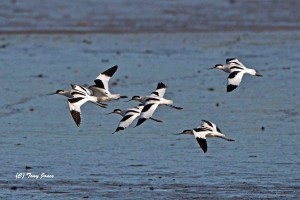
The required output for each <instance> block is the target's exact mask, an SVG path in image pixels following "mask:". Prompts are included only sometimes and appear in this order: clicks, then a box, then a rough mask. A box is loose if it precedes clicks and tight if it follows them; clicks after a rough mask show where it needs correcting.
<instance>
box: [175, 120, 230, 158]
mask: <svg viewBox="0 0 300 200" xmlns="http://www.w3.org/2000/svg"><path fill="white" fill-rule="evenodd" d="M202 121H203V124H202V126H199V127H197V128H194V129H192V130H184V131H183V132H182V133H179V134H192V135H194V136H195V138H196V140H197V142H198V143H199V145H200V147H201V149H202V150H203V152H204V153H206V152H207V141H206V139H207V138H212V137H217V138H222V139H224V140H227V141H234V140H233V139H228V138H226V137H225V135H224V134H223V133H222V132H221V130H220V129H219V128H218V127H217V126H216V125H215V124H214V123H212V122H209V121H207V120H202Z"/></svg>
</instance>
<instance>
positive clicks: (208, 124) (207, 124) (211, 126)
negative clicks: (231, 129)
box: [201, 119, 216, 129]
mask: <svg viewBox="0 0 300 200" xmlns="http://www.w3.org/2000/svg"><path fill="white" fill-rule="evenodd" d="M202 122H203V124H202V126H201V127H207V128H211V129H214V128H215V127H216V125H215V124H214V123H212V122H210V121H207V120H204V119H203V120H202Z"/></svg>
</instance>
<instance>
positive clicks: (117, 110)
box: [114, 108, 122, 113]
mask: <svg viewBox="0 0 300 200" xmlns="http://www.w3.org/2000/svg"><path fill="white" fill-rule="evenodd" d="M114 112H116V113H117V112H122V110H121V109H119V108H117V109H114Z"/></svg>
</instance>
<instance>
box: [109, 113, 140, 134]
mask: <svg viewBox="0 0 300 200" xmlns="http://www.w3.org/2000/svg"><path fill="white" fill-rule="evenodd" d="M138 116H140V113H135V112H128V113H126V114H125V116H124V117H123V118H122V119H121V121H120V123H119V126H118V128H117V129H116V131H115V132H118V131H120V130H124V129H125V128H127V127H128V126H129V125H130V124H132V122H133V121H134V120H135V119H136V118H137V117H138Z"/></svg>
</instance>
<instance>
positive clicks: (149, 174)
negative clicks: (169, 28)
mask: <svg viewBox="0 0 300 200" xmlns="http://www.w3.org/2000/svg"><path fill="white" fill-rule="evenodd" d="M17 3H19V1H17ZM163 5H164V4H163ZM225 5H227V4H225ZM2 44H5V46H2V48H0V63H1V66H2V67H1V71H0V81H1V85H2V87H1V90H2V91H1V93H2V94H3V95H2V96H1V98H0V104H1V105H2V106H1V108H0V120H1V123H2V126H1V128H0V138H1V140H0V149H1V165H0V188H1V190H0V197H1V198H3V199H53V198H55V199H67V198H69V199H75V198H89V199H106V198H107V199H110V198H113V199H141V198H143V199H150V198H151V199H199V198H201V199H224V198H228V199H298V198H299V196H300V170H299V169H300V160H299V154H300V150H299V144H298V143H299V139H300V136H299V131H298V129H299V128H298V126H299V120H300V114H299V110H300V103H299V99H300V98H299V97H300V95H299V94H300V93H299V92H300V90H299V86H300V82H299V75H300V68H299V66H298V63H299V61H300V58H299V52H300V51H299V46H300V37H299V31H292V32H288V31H275V32H271V31H267V32H251V31H231V32H227V33H221V32H215V33H214V32H209V33H205V32H197V33H155V34H130V33H127V34H122V35H121V34H66V33H65V34H42V35H41V34H27V33H22V34H2V35H1V43H0V46H1V45H2ZM228 57H238V58H240V60H241V61H242V62H243V63H244V64H245V65H247V66H253V68H255V69H257V70H259V71H260V72H261V73H262V74H263V75H264V76H263V77H261V78H260V77H252V76H245V77H244V79H243V81H242V83H241V85H240V87H239V88H237V90H236V91H234V92H232V93H230V94H227V93H226V81H227V80H226V77H227V75H226V74H224V73H223V72H222V71H217V70H215V71H214V70H207V68H209V67H211V66H212V65H214V64H216V63H223V62H224V60H225V59H226V58H228ZM115 64H118V65H119V69H118V71H117V72H116V74H115V75H114V77H113V79H112V82H111V83H112V85H111V86H112V87H111V90H112V91H113V92H116V93H122V94H124V95H127V96H133V95H146V94H149V93H150V92H152V91H153V90H154V88H155V87H156V84H157V82H159V81H163V82H164V83H166V85H167V86H168V89H167V92H166V94H165V96H166V98H169V99H173V100H174V102H175V104H176V105H178V106H181V107H183V108H184V109H183V110H182V111H177V110H173V109H171V108H167V107H160V108H159V109H158V110H157V112H156V113H155V117H156V118H159V119H161V120H163V121H164V122H163V123H162V124H157V123H155V122H152V121H149V122H146V123H144V124H143V125H142V126H140V127H137V128H132V127H130V128H128V129H126V130H125V131H123V132H120V133H118V134H114V135H112V134H111V133H112V132H113V131H114V130H115V128H116V127H117V125H118V122H119V120H120V117H119V116H114V115H109V116H106V115H104V114H105V113H108V112H111V111H112V110H113V109H115V108H128V107H132V106H135V105H136V103H134V102H129V103H125V102H123V101H115V102H111V103H109V107H108V108H106V109H101V108H99V109H98V108H96V107H95V106H94V105H91V104H86V105H85V106H83V108H82V112H83V119H82V125H81V126H80V127H79V128H78V127H76V126H75V124H74V122H73V121H72V119H71V116H70V114H69V112H68V107H67V103H66V100H65V99H64V98H63V97H61V96H48V95H46V94H48V93H51V92H54V91H56V90H57V89H67V88H69V84H70V83H77V84H92V82H93V79H94V78H95V77H96V76H97V75H98V74H99V73H100V72H102V71H103V70H105V69H107V68H109V67H111V66H113V65H115ZM217 105H218V106H217ZM201 119H207V120H210V121H213V122H215V123H216V124H218V126H219V127H220V129H221V130H222V131H223V132H224V133H225V134H226V135H227V136H228V137H229V138H234V139H235V140H236V142H233V143H231V142H227V141H223V140H218V139H210V140H208V152H207V153H206V154H204V153H203V152H202V151H201V150H200V148H199V146H198V144H197V142H196V141H195V139H194V137H193V136H188V135H174V134H175V133H178V132H181V131H182V130H184V129H189V128H193V127H196V126H198V125H199V123H200V121H201ZM262 127H264V130H263V128H262ZM26 166H28V167H30V168H29V169H25V168H26ZM28 167H27V168H28ZM16 173H32V174H33V175H40V174H42V173H46V174H49V175H54V178H44V179H34V178H27V177H24V178H23V179H22V178H21V179H16Z"/></svg>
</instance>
